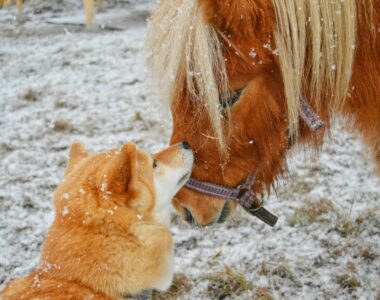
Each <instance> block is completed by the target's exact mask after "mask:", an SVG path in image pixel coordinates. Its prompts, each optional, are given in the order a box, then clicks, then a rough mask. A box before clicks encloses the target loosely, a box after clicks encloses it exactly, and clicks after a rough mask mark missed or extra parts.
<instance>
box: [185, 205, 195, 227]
mask: <svg viewBox="0 0 380 300" xmlns="http://www.w3.org/2000/svg"><path fill="white" fill-rule="evenodd" d="M183 211H184V214H185V221H186V222H188V223H190V224H194V223H195V220H194V218H193V215H192V214H191V212H190V210H188V209H187V208H186V207H185V208H184V209H183Z"/></svg>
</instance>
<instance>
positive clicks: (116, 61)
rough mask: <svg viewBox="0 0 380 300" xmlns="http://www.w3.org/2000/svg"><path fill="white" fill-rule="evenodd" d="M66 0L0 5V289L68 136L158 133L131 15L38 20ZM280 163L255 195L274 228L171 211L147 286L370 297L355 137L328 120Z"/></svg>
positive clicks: (26, 253)
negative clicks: (17, 16) (283, 166)
mask: <svg viewBox="0 0 380 300" xmlns="http://www.w3.org/2000/svg"><path fill="white" fill-rule="evenodd" d="M63 3H64V4H63ZM75 3H76V4H75ZM77 3H78V2H74V1H63V2H60V1H51V2H49V4H48V3H47V2H46V1H42V0H31V1H30V2H28V3H27V7H26V14H25V15H26V17H27V20H26V22H25V23H24V24H21V25H17V24H16V23H15V21H14V19H13V15H14V13H15V10H14V9H13V8H11V9H10V10H3V11H0V40H1V45H0V64H1V68H0V77H1V78H2V85H1V93H0V111H1V112H2V115H1V116H2V117H1V118H0V126H1V135H0V168H1V172H0V249H1V251H0V288H2V287H3V286H4V284H5V283H6V282H8V281H9V280H10V279H12V278H15V277H18V276H23V275H25V274H27V273H28V272H30V271H32V270H33V268H35V266H36V265H37V264H38V259H39V251H40V249H41V245H42V243H43V239H44V236H45V234H46V232H47V230H48V228H49V226H50V224H51V222H52V220H53V217H54V211H53V205H52V194H53V192H54V189H55V187H56V186H57V184H58V183H59V182H60V180H61V178H62V175H63V170H64V167H65V164H66V161H67V155H68V148H69V145H70V144H71V142H73V141H74V140H80V141H82V142H83V143H84V144H85V145H86V147H87V149H88V150H89V151H91V152H97V151H101V150H105V149H109V148H112V147H118V146H120V145H121V144H123V143H125V142H127V141H129V140H133V141H135V142H137V143H138V145H139V146H141V147H143V148H145V149H148V150H151V151H155V150H157V149H159V148H160V147H163V146H164V145H165V144H167V142H168V138H169V136H170V131H171V128H170V116H169V115H168V114H165V113H164V112H162V110H161V109H158V108H157V101H158V99H157V97H156V95H154V94H153V93H151V92H149V89H148V87H147V85H146V74H145V68H144V54H143V48H144V38H145V22H144V19H143V18H141V22H140V23H138V25H136V26H132V27H130V28H128V29H127V30H125V31H120V32H119V31H116V32H110V31H97V30H91V31H88V30H85V29H84V28H78V27H64V26H57V25H49V24H46V23H44V20H46V19H48V18H52V17H62V16H70V15H71V14H81V13H82V11H81V9H82V8H81V6H80V5H78V4H77ZM146 3H148V2H139V3H138V4H132V5H130V4H118V5H116V7H115V8H114V9H112V10H111V11H112V12H115V13H116V12H119V13H120V14H123V11H128V10H130V9H132V8H133V9H136V5H138V9H139V10H140V11H143V10H144V9H146V10H148V8H150V7H151V5H150V4H149V5H148V4H146ZM142 15H144V14H142ZM126 22H127V21H126ZM127 24H128V22H127ZM289 164H290V166H291V168H290V174H289V176H288V178H286V180H285V181H284V182H281V183H280V184H279V188H278V190H277V194H273V195H272V196H270V197H268V199H267V206H268V208H269V209H270V210H272V211H273V212H275V213H276V214H277V215H278V216H280V220H279V222H278V225H277V226H276V227H275V228H269V227H267V226H265V225H264V224H262V223H260V222H259V221H258V220H257V219H254V218H251V217H249V216H248V215H246V214H245V213H244V212H238V213H237V215H236V216H235V218H234V219H233V220H231V221H230V222H229V223H226V224H223V225H218V226H215V227H211V228H204V229H193V228H190V227H189V226H188V225H187V224H184V223H183V222H182V221H180V220H179V218H178V217H175V216H173V220H174V221H173V226H172V232H173V234H174V238H175V244H176V245H175V247H176V249H175V252H176V272H177V273H178V274H180V273H182V275H178V276H177V277H176V281H175V283H174V286H173V288H172V289H171V290H170V291H169V294H161V295H159V294H156V297H161V298H157V299H170V297H173V299H216V298H219V299H222V298H223V297H218V296H216V295H217V294H218V293H219V292H221V291H223V290H224V291H225V289H226V285H227V286H229V285H231V286H232V287H233V288H232V289H231V288H228V289H229V290H232V291H233V293H225V292H223V293H222V294H223V295H226V297H224V298H225V299H290V298H291V299H374V298H375V297H376V294H377V289H378V286H379V282H380V278H379V274H380V235H379V232H380V202H379V200H380V199H379V198H380V181H379V178H378V177H376V176H375V174H374V171H373V165H372V164H371V163H370V162H369V161H367V160H366V159H365V157H363V151H362V147H361V144H360V141H359V140H358V139H357V138H355V136H354V135H352V134H350V133H347V132H345V131H343V130H342V129H341V127H340V126H339V124H337V125H336V126H335V127H334V129H333V132H332V137H331V139H329V140H327V142H326V145H325V147H324V149H323V151H322V153H321V155H320V158H319V159H318V160H314V159H310V158H308V157H306V158H304V157H303V155H300V154H294V155H293V156H292V158H290V160H289ZM226 270H228V271H226ZM231 274H232V275H231ZM239 276H240V277H239ZM237 278H238V279H237ZM239 284H240V287H239ZM242 286H243V287H242ZM236 287H238V288H236ZM215 288H216V289H215Z"/></svg>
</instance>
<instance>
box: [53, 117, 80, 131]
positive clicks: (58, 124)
mask: <svg viewBox="0 0 380 300" xmlns="http://www.w3.org/2000/svg"><path fill="white" fill-rule="evenodd" d="M53 129H54V130H55V131H58V132H74V131H75V129H74V126H73V125H71V124H70V123H69V122H67V121H65V120H60V119H58V120H56V121H55V122H54V124H53Z"/></svg>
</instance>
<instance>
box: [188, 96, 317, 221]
mask: <svg viewBox="0 0 380 300" xmlns="http://www.w3.org/2000/svg"><path fill="white" fill-rule="evenodd" d="M300 102H301V106H300V110H299V115H300V117H301V119H302V120H303V121H304V122H305V124H306V125H307V127H308V128H309V130H310V131H312V132H317V131H318V130H319V129H321V128H322V127H323V125H324V124H323V121H322V120H321V118H320V117H319V116H318V115H317V114H316V112H315V111H314V110H313V108H312V107H311V106H310V104H309V103H308V102H307V101H306V99H305V97H304V96H303V95H301V97H300ZM256 175H257V172H256V171H255V172H252V173H251V174H250V175H249V176H248V177H247V179H246V180H245V181H244V182H243V183H242V184H240V185H239V186H237V187H236V188H229V187H225V186H222V185H219V184H215V183H210V182H204V181H198V180H196V179H194V178H190V179H189V181H188V182H187V183H186V184H185V187H187V188H188V189H190V190H193V191H195V192H198V193H202V194H205V195H208V196H213V197H216V198H220V199H223V200H231V201H235V202H236V203H238V204H240V205H241V206H242V207H243V208H244V209H245V210H246V211H247V212H248V213H250V214H251V215H253V216H255V217H257V218H259V219H260V220H261V221H263V222H264V223H266V224H268V225H270V226H272V227H273V226H274V225H276V223H277V220H278V217H277V216H276V215H274V214H272V213H271V212H270V211H268V210H267V209H265V208H264V207H263V202H260V203H257V201H256V200H257V199H256V197H255V195H254V194H253V191H252V186H253V184H254V182H255V179H256Z"/></svg>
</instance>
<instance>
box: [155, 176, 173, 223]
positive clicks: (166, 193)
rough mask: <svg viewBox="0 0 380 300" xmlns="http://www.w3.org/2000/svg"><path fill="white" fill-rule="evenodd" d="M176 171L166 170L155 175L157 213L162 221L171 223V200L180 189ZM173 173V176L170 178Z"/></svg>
mask: <svg viewBox="0 0 380 300" xmlns="http://www.w3.org/2000/svg"><path fill="white" fill-rule="evenodd" d="M173 173H176V172H170V171H167V172H164V175H163V176H162V175H161V176H154V185H155V190H156V206H155V215H156V217H157V219H158V221H159V222H160V223H163V224H165V225H168V226H169V224H170V210H171V200H172V198H173V197H174V195H175V194H176V193H177V191H178V184H177V180H176V177H177V176H175V175H176V174H173ZM168 175H173V176H172V177H173V178H170V177H171V176H168Z"/></svg>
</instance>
